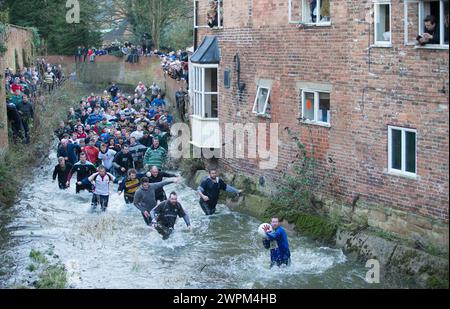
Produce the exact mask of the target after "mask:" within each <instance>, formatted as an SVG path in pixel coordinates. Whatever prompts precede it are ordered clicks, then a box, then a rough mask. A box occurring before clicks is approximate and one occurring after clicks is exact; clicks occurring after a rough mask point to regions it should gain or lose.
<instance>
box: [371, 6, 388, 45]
mask: <svg viewBox="0 0 450 309" xmlns="http://www.w3.org/2000/svg"><path fill="white" fill-rule="evenodd" d="M381 5H389V29H390V30H389V32H390V36H389V42H387V41H377V37H378V30H377V20H378V14H379V9H380V6H381ZM373 10H374V18H373V46H375V47H392V33H393V31H392V3H391V1H390V0H375V1H374V2H373Z"/></svg>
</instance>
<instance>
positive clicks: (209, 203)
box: [197, 169, 242, 216]
mask: <svg viewBox="0 0 450 309" xmlns="http://www.w3.org/2000/svg"><path fill="white" fill-rule="evenodd" d="M220 190H223V191H226V192H229V193H234V194H237V195H240V194H241V193H242V190H238V189H236V188H233V187H232V186H230V185H227V184H226V183H225V182H224V181H223V180H222V179H220V178H219V177H218V176H217V170H215V169H211V170H210V171H209V177H208V178H206V179H205V180H204V181H203V182H202V183H201V185H200V186H199V187H198V189H197V193H198V195H199V196H200V207H201V208H202V209H203V212H204V213H205V215H207V216H210V215H213V214H214V213H215V212H216V206H217V202H218V201H219V194H220Z"/></svg>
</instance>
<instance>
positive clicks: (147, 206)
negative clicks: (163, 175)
mask: <svg viewBox="0 0 450 309" xmlns="http://www.w3.org/2000/svg"><path fill="white" fill-rule="evenodd" d="M180 181H181V178H180V177H177V178H172V179H170V180H167V181H162V182H158V183H152V184H150V180H149V179H148V177H144V178H142V180H141V184H142V187H141V188H140V189H139V190H137V191H136V194H135V195H134V206H136V207H137V208H138V209H139V210H140V211H141V213H142V216H143V217H144V221H145V223H146V224H147V225H149V226H150V225H151V223H152V218H151V216H150V211H152V209H153V208H155V206H156V197H155V192H156V190H158V189H159V188H162V187H164V186H166V185H168V184H171V183H174V182H176V183H179V182H180Z"/></svg>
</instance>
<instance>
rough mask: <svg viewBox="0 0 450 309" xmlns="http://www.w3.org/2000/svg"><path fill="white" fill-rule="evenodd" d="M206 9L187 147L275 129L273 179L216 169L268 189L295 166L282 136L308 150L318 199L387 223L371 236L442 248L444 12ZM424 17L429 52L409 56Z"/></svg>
mask: <svg viewBox="0 0 450 309" xmlns="http://www.w3.org/2000/svg"><path fill="white" fill-rule="evenodd" d="M209 2H210V1H209V0H198V1H194V7H195V12H196V18H195V23H196V27H195V33H196V35H195V39H196V46H197V47H199V49H203V51H201V52H197V53H195V54H194V57H195V60H196V61H192V62H193V63H191V66H190V88H191V103H192V106H193V112H192V113H193V116H191V122H192V127H193V133H192V134H193V139H192V142H193V144H194V145H195V146H199V147H203V148H207V147H213V148H219V147H223V146H224V142H223V141H224V140H225V141H227V142H229V141H230V139H229V138H230V137H229V136H228V137H225V136H223V128H224V124H225V123H243V124H245V123H267V124H270V123H278V124H279V138H280V145H279V164H278V167H277V169H276V170H263V169H260V168H259V165H258V159H229V158H227V159H225V158H222V159H220V160H219V163H220V166H221V167H222V168H224V169H226V170H231V171H234V172H241V173H244V174H247V175H252V176H255V177H261V176H265V177H266V181H267V182H273V181H274V180H276V179H277V178H278V177H280V175H281V172H283V171H285V170H286V169H287V168H288V166H289V165H290V164H292V162H294V161H295V160H296V158H295V157H294V156H293V154H294V153H295V149H296V146H295V143H294V142H293V141H292V138H291V137H290V136H289V134H288V132H287V130H285V129H286V128H289V129H290V130H291V131H292V132H294V134H295V135H296V136H297V137H298V138H299V139H300V141H301V142H302V143H303V144H305V145H306V146H307V148H308V149H309V150H311V149H314V156H315V158H316V159H317V162H318V171H317V173H318V175H319V178H322V179H323V183H321V184H320V185H318V186H317V191H318V193H319V194H321V195H323V196H324V197H327V198H332V199H334V200H339V201H342V202H344V203H350V204H351V203H352V201H354V199H355V198H356V197H357V196H359V201H358V203H359V204H361V205H369V206H368V207H374V206H376V207H378V208H381V209H383V210H382V211H381V213H382V216H386V215H387V216H388V217H389V216H391V213H390V211H391V210H392V211H394V212H396V211H398V213H399V214H401V215H400V216H399V218H401V219H398V218H397V219H396V220H393V221H392V220H391V221H389V219H381V220H376V219H374V220H373V221H372V222H373V225H376V226H378V227H381V228H383V229H386V230H391V231H393V232H398V233H403V232H404V231H405V230H407V231H411V230H413V231H414V230H415V228H416V230H417V233H419V234H420V235H421V236H426V237H427V238H433V239H434V240H436V239H437V241H438V242H445V240H446V241H447V246H448V208H449V196H448V195H449V161H448V160H449V158H448V156H449V118H448V117H449V111H448V97H449V78H448V73H449V54H448V31H449V30H448V5H449V1H448V0H435V1H428V0H417V1H412V0H391V1H384V0H373V1H372V0H370V1H369V0H358V1H356V0H354V1H344V0H331V1H330V0H321V1H319V0H317V1H310V0H240V1H238V0H222V1H218V2H219V5H218V6H219V8H218V9H216V12H217V13H216V14H215V15H214V14H212V13H213V12H214V7H210V4H209ZM208 15H209V17H210V22H211V20H215V23H214V22H213V23H210V25H211V26H213V28H211V27H210V26H208V25H207V24H208ZM427 15H433V16H435V18H436V28H437V29H438V30H439V34H435V35H437V36H439V38H438V40H437V41H438V44H427V45H425V46H418V45H417V44H416V36H417V35H418V34H422V33H423V31H424V23H423V20H424V18H425V16H427ZM206 37H207V39H206V40H205V41H204V39H205V38H206ZM202 42H203V44H201V43H202ZM216 44H217V47H216V46H215V45H216ZM216 49H218V51H219V52H218V55H214V53H216V54H217V50H216ZM215 57H216V58H217V59H214V58H215ZM216 60H217V61H216ZM195 62H196V63H195ZM239 62H240V63H239ZM239 64H240V66H239ZM239 69H240V70H239ZM238 71H239V72H238ZM238 73H240V74H238ZM238 75H239V76H238ZM238 77H239V83H238ZM196 79H197V80H196ZM243 84H245V86H244V85H243ZM219 125H220V127H221V129H222V132H221V133H217V132H218V128H219ZM210 131H211V132H212V131H214V132H213V133H211V132H210ZM200 132H202V133H200ZM205 132H207V133H208V134H207V135H209V137H211V136H213V138H212V139H211V138H209V139H208V138H205V137H204V136H203V137H202V134H205ZM219 135H220V136H219ZM219 137H221V139H220V138H219ZM256 179H257V178H256ZM359 204H358V205H359ZM369 214H370V213H369ZM416 215H417V216H416ZM411 218H414V220H415V219H417V220H419V221H420V220H422V219H423V218H427V220H428V219H429V220H432V222H433V224H432V225H431V226H428V225H427V224H419V223H417V222H416V221H417V220H416V221H414V222H416V223H417V224H415V225H413V224H412V223H411V222H412V220H413V219H411ZM369 222H371V221H370V220H369ZM438 222H439V223H443V224H444V228H441V229H437V228H435V226H437V225H438ZM424 225H427V226H426V227H424ZM399 226H401V227H402V228H400V227H399ZM445 230H446V232H445ZM437 234H439V235H437Z"/></svg>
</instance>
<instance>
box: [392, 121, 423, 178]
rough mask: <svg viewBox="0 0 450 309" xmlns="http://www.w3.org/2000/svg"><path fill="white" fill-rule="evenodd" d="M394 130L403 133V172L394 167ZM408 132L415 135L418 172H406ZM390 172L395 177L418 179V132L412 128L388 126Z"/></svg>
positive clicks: (415, 163)
mask: <svg viewBox="0 0 450 309" xmlns="http://www.w3.org/2000/svg"><path fill="white" fill-rule="evenodd" d="M392 130H397V131H401V133H402V135H401V142H402V148H401V159H402V167H401V170H399V169H396V168H393V167H392V155H393V153H392V151H393V149H392ZM406 132H412V133H414V134H415V162H414V165H415V169H416V172H415V173H412V172H408V171H406ZM388 172H389V173H390V174H394V175H400V176H406V177H410V178H417V177H418V176H419V174H418V173H417V130H416V129H411V128H403V127H397V126H388Z"/></svg>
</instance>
